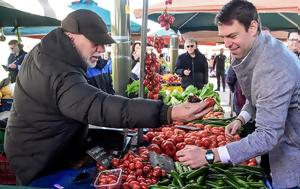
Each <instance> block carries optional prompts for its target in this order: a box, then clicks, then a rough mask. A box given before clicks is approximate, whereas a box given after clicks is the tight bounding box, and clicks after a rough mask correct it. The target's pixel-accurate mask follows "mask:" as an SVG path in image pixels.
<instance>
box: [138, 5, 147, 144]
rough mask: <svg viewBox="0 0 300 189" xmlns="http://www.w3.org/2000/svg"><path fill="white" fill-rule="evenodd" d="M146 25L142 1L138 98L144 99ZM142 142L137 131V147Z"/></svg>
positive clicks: (145, 9) (140, 133)
mask: <svg viewBox="0 0 300 189" xmlns="http://www.w3.org/2000/svg"><path fill="white" fill-rule="evenodd" d="M147 23H148V0H144V1H143V17H142V31H141V34H142V38H141V45H142V46H141V60H140V61H141V62H140V66H141V67H140V69H141V71H140V89H139V97H141V98H144V97H145V90H144V84H143V82H144V77H145V58H146V53H147V51H146V50H147V49H146V48H147ZM142 142H143V129H142V128H140V129H138V145H140V144H141V143H142Z"/></svg>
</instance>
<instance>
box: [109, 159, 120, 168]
mask: <svg viewBox="0 0 300 189" xmlns="http://www.w3.org/2000/svg"><path fill="white" fill-rule="evenodd" d="M119 163H120V160H119V159H117V158H113V159H112V160H111V164H112V165H113V166H114V167H118V166H119Z"/></svg>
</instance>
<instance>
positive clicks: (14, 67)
mask: <svg viewBox="0 0 300 189" xmlns="http://www.w3.org/2000/svg"><path fill="white" fill-rule="evenodd" d="M7 67H9V68H12V69H16V68H17V65H16V64H15V63H12V64H9V65H8V66H7Z"/></svg>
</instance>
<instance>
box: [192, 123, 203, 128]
mask: <svg viewBox="0 0 300 189" xmlns="http://www.w3.org/2000/svg"><path fill="white" fill-rule="evenodd" d="M194 126H195V127H197V128H199V129H204V125H203V124H201V123H196V124H194Z"/></svg>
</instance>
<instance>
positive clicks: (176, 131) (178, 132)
mask: <svg viewBox="0 0 300 189" xmlns="http://www.w3.org/2000/svg"><path fill="white" fill-rule="evenodd" d="M174 134H176V135H178V134H182V135H184V134H185V131H184V130H182V129H174Z"/></svg>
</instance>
